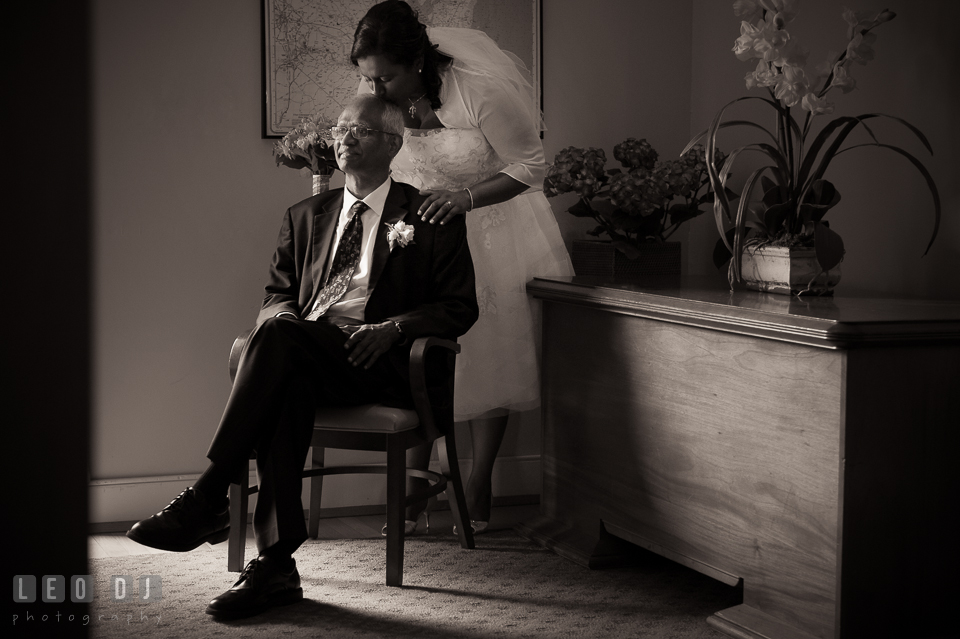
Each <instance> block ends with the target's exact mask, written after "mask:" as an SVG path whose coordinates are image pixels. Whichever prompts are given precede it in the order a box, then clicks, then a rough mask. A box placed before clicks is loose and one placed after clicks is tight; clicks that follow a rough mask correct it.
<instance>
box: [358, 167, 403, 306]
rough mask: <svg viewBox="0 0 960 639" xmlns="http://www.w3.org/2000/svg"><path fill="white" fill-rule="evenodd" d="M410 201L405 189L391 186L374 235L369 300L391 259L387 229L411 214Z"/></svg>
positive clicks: (368, 287)
mask: <svg viewBox="0 0 960 639" xmlns="http://www.w3.org/2000/svg"><path fill="white" fill-rule="evenodd" d="M407 205H408V200H407V196H406V194H405V193H404V192H403V188H402V187H401V186H400V185H399V184H398V183H396V182H393V183H392V184H391V185H390V193H388V194H387V201H386V202H384V205H383V214H381V215H380V224H379V228H378V229H377V231H376V233H375V234H374V236H373V237H374V244H373V263H372V264H371V265H370V281H369V283H368V284H367V299H368V300H369V299H370V295H371V294H372V293H373V289H374V288H375V287H376V286H377V282H378V281H379V280H380V274H381V273H383V268H384V267H385V266H386V265H387V260H388V259H389V257H390V243H389V242H388V241H387V232H388V231H387V227H386V226H385V225H387V224H390V225H391V226H392V225H394V224H396V223H397V222H399V221H400V220H402V219H403V218H404V217H406V215H407V214H408V213H409V211H408V210H407Z"/></svg>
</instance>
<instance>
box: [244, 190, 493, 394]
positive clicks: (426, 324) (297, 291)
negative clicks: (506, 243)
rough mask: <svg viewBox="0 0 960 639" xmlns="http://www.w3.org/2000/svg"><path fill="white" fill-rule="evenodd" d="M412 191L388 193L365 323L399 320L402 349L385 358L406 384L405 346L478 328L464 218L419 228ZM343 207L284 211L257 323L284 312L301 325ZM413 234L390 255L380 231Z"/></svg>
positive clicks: (315, 205) (334, 196) (320, 204)
mask: <svg viewBox="0 0 960 639" xmlns="http://www.w3.org/2000/svg"><path fill="white" fill-rule="evenodd" d="M423 199H424V198H423V197H422V196H421V195H419V193H418V191H417V189H416V188H414V187H412V186H410V185H409V184H404V183H402V182H394V183H393V184H392V185H391V187H390V192H389V194H388V195H387V200H386V203H385V204H384V208H383V214H382V216H381V218H380V230H378V231H377V232H376V234H375V238H376V241H375V244H374V248H373V260H372V265H371V269H370V283H369V285H368V295H367V303H366V306H365V308H364V320H365V321H366V322H367V323H368V324H373V323H378V322H383V321H385V320H387V319H390V320H397V321H399V322H400V323H401V324H402V325H403V331H404V333H405V334H406V336H407V341H406V342H403V343H401V344H397V345H394V347H393V348H392V349H391V350H390V353H388V355H389V357H390V359H391V360H392V362H393V364H394V365H395V366H396V367H397V369H398V371H399V372H400V373H401V374H402V375H403V376H404V377H407V368H408V366H409V349H410V344H409V341H410V340H413V339H416V338H417V337H421V336H424V335H436V336H439V337H446V338H451V339H453V338H456V337H459V336H460V335H463V334H464V333H466V332H467V330H468V329H469V328H470V327H471V326H472V325H473V323H474V322H475V321H476V320H477V317H478V315H479V310H478V307H477V294H476V284H475V281H474V272H473V261H472V259H471V257H470V249H469V248H468V246H467V236H466V223H465V222H464V219H463V216H457V217H456V218H455V219H454V220H452V221H450V222H447V224H445V225H443V226H440V225H437V224H429V223H426V222H423V221H421V220H420V218H419V216H417V209H418V207H419V206H420V204H421V202H423ZM342 206H343V189H334V190H331V191H327V192H326V193H321V194H320V195H316V196H314V197H311V198H307V199H306V200H303V201H302V202H299V203H298V204H295V205H294V206H292V207H290V208H289V209H287V212H286V214H285V215H284V218H283V225H282V226H281V228H280V237H279V239H278V240H277V250H276V252H275V253H274V256H273V262H272V263H271V265H270V277H269V281H268V282H267V286H266V296H265V297H264V299H263V306H262V308H261V310H260V315H259V317H258V318H257V323H258V324H259V323H261V322H263V321H265V320H266V319H268V318H270V317H274V316H275V315H276V314H277V313H280V312H281V311H290V312H293V313H295V314H296V315H297V316H298V317H303V316H304V315H305V314H306V312H308V311H307V306H308V305H309V304H310V303H311V302H312V301H313V300H314V299H315V297H316V293H317V289H318V288H319V287H320V286H321V285H322V283H323V282H324V279H325V277H326V270H327V263H328V261H329V260H328V259H327V258H328V256H329V254H330V249H331V244H332V243H333V237H334V235H335V233H336V227H337V220H338V219H339V216H340V209H341V207H342ZM400 220H402V221H403V222H404V223H406V224H410V225H412V226H413V227H414V236H413V242H412V243H410V244H408V245H407V246H405V247H401V246H400V245H399V244H398V245H396V246H394V248H393V250H390V247H389V243H388V241H387V232H388V229H387V227H386V226H385V225H386V224H395V223H396V222H398V221H400Z"/></svg>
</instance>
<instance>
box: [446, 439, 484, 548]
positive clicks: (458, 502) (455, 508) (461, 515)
mask: <svg viewBox="0 0 960 639" xmlns="http://www.w3.org/2000/svg"><path fill="white" fill-rule="evenodd" d="M443 442H444V445H443V446H441V445H440V444H439V443H438V444H437V456H438V457H439V458H440V472H441V473H442V474H443V476H444V477H446V478H447V490H446V493H447V499H448V500H449V502H450V512H451V514H452V515H453V522H454V524H455V525H456V526H457V537H459V538H460V547H461V548H474V547H475V543H474V541H473V528H471V527H470V513H468V512H467V499H466V497H465V496H464V493H463V481H462V480H461V478H460V461H459V458H458V457H457V442H456V438H455V437H454V436H453V431H452V430H451V431H450V433H449V434H447V435H446V436H445V437H443ZM451 489H452V490H451Z"/></svg>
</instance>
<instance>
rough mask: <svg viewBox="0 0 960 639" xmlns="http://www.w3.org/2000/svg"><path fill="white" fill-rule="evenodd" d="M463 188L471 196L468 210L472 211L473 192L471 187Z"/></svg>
mask: <svg viewBox="0 0 960 639" xmlns="http://www.w3.org/2000/svg"><path fill="white" fill-rule="evenodd" d="M463 190H464V191H466V192H467V195H469V196H470V208H469V209H467V211H472V210H473V193H471V192H470V189H463Z"/></svg>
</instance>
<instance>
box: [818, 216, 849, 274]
mask: <svg viewBox="0 0 960 639" xmlns="http://www.w3.org/2000/svg"><path fill="white" fill-rule="evenodd" d="M813 242H814V248H815V249H816V251H817V263H818V264H820V268H822V269H823V270H824V271H829V270H830V269H832V268H833V267H834V266H836V265H837V264H839V263H840V260H842V259H843V253H844V249H843V240H842V239H841V238H840V236H839V235H838V234H837V232H836V231H834V230H832V229H831V228H830V227H829V226H827V225H826V224H820V223H817V224H814V226H813Z"/></svg>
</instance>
